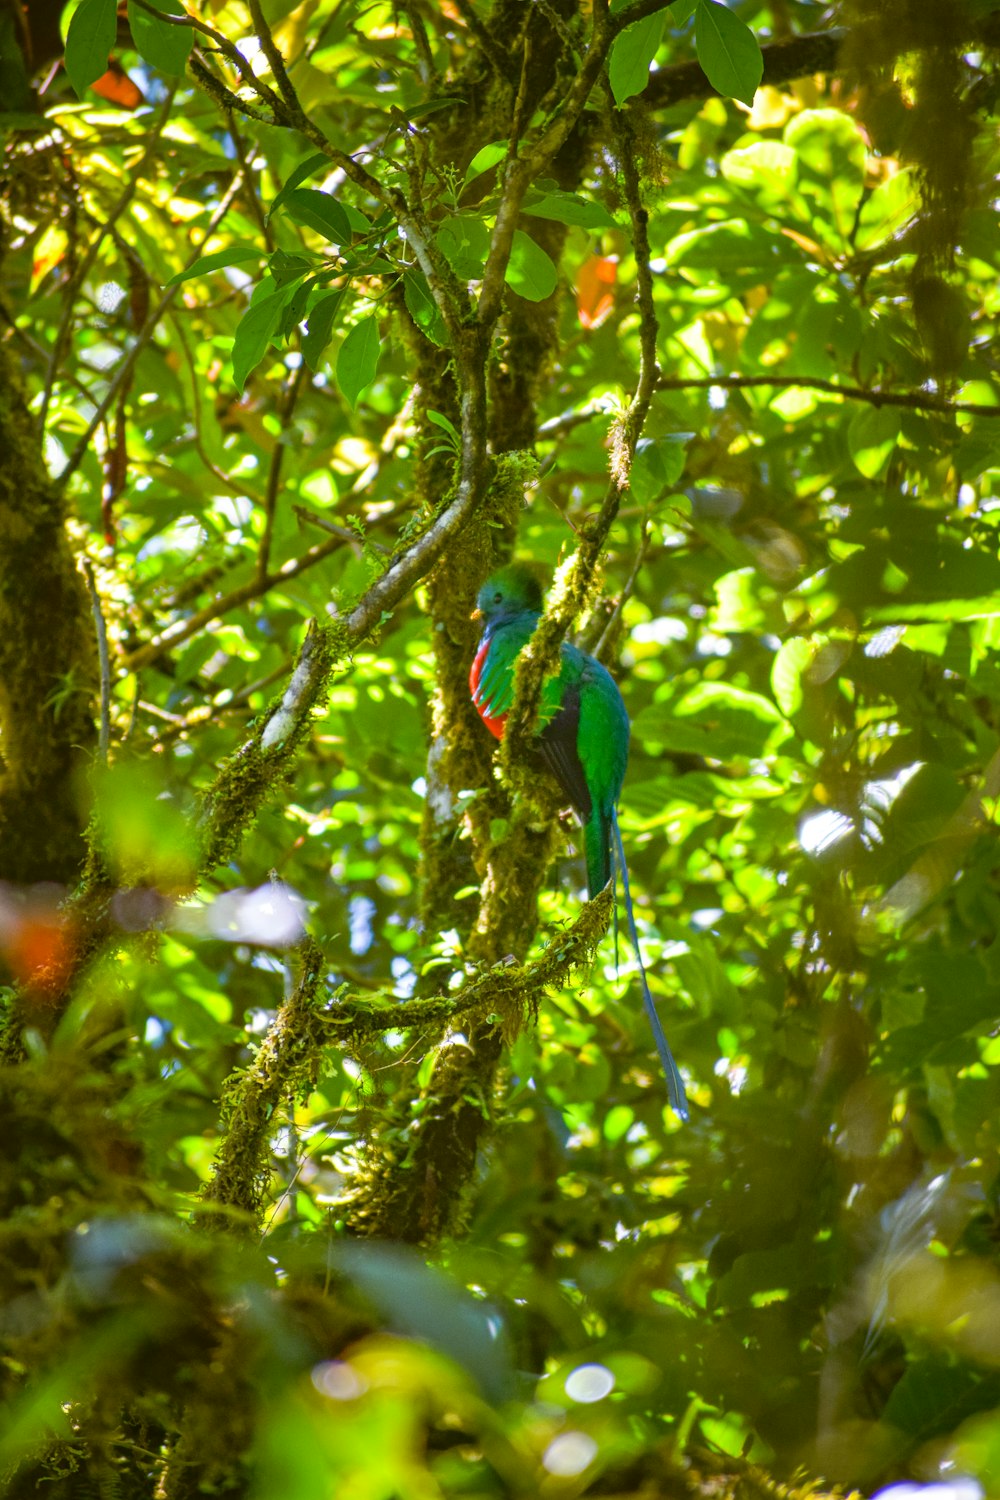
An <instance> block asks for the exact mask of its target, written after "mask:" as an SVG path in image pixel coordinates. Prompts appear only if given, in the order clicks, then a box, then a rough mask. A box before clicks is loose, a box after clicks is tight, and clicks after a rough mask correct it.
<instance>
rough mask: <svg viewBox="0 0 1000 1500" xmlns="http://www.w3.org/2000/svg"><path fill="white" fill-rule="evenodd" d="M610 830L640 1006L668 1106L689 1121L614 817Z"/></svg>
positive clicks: (614, 813)
mask: <svg viewBox="0 0 1000 1500" xmlns="http://www.w3.org/2000/svg"><path fill="white" fill-rule="evenodd" d="M611 828H612V832H613V833H614V841H615V842H614V849H615V855H616V857H617V860H618V866H619V868H620V870H621V872H622V886H623V887H624V890H625V915H626V918H627V920H628V932H629V937H630V939H631V941H632V947H633V949H634V951H635V956H636V960H637V962H638V964H639V978H640V980H641V981H642V1003H643V1005H644V1006H645V1007H646V1015H647V1016H648V1017H649V1024H650V1027H651V1028H652V1032H653V1041H654V1042H655V1043H656V1050H657V1052H658V1053H659V1054H660V1062H661V1064H662V1065H663V1074H664V1077H665V1078H666V1080H667V1094H668V1097H669V1099H670V1107H671V1109H672V1110H673V1111H674V1113H675V1114H676V1115H677V1116H678V1117H679V1118H680V1119H682V1120H684V1121H685V1122H686V1121H687V1120H689V1119H690V1115H689V1114H688V1104H687V1095H686V1093H685V1092H684V1081H683V1079H682V1078H681V1075H680V1071H679V1069H678V1067H677V1064H676V1063H675V1062H674V1054H673V1053H672V1052H671V1050H670V1046H669V1043H668V1042H667V1039H666V1037H665V1036H664V1034H663V1027H662V1026H661V1025H660V1018H659V1016H658V1015H657V1014H656V1006H655V1005H654V1004H653V997H652V995H651V994H650V993H649V983H648V981H647V979H646V970H645V967H644V965H643V962H642V953H641V952H640V951H639V934H638V932H637V931H636V928H635V913H634V912H633V910H632V892H631V890H630V889H629V883H628V866H627V865H626V863H625V849H624V846H623V844H622V835H621V829H620V828H619V827H618V814H617V812H613V813H612V814H611Z"/></svg>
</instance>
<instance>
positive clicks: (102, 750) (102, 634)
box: [83, 557, 111, 765]
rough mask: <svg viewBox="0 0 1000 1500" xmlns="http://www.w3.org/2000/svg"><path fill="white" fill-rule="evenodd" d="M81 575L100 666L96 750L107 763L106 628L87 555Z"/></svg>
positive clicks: (108, 685)
mask: <svg viewBox="0 0 1000 1500" xmlns="http://www.w3.org/2000/svg"><path fill="white" fill-rule="evenodd" d="M83 575H84V577H85V578H86V580H87V589H88V591H89V593H90V608H91V610H92V611H93V614H94V633H95V634H96V636H97V659H98V662H99V663H100V668H101V725H100V734H99V739H98V742H97V752H98V754H99V755H100V757H101V762H102V764H103V765H107V763H108V750H109V747H110V745H111V662H110V659H109V656H108V628H107V626H106V624H105V623H104V611H103V610H102V608H101V596H100V594H99V593H98V592H97V580H96V579H95V577H94V568H93V564H92V563H91V561H90V558H89V557H85V558H84V559H83Z"/></svg>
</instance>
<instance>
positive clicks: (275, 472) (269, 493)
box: [257, 359, 308, 578]
mask: <svg viewBox="0 0 1000 1500" xmlns="http://www.w3.org/2000/svg"><path fill="white" fill-rule="evenodd" d="M307 369H308V366H307V364H306V362H305V360H304V359H303V360H302V361H301V362H300V364H299V366H298V368H297V369H296V370H295V371H294V372H293V373H292V375H291V376H290V378H289V381H288V387H287V390H286V393H285V399H284V401H283V403H281V405H280V407H279V412H278V418H279V424H280V425H279V427H278V432H277V435H276V437H275V439H274V447H273V448H272V449H271V463H270V465H269V467H268V472H267V489H266V490H265V492H264V532H263V535H262V536H261V539H260V548H259V550H258V552H257V577H258V578H266V577H267V572H268V563H269V562H270V560H271V541H272V538H273V536H274V517H275V512H276V511H277V508H278V487H279V485H280V483H281V466H282V464H283V463H284V458H285V449H286V447H287V446H288V444H287V442H286V439H287V437H288V428H289V426H290V425H291V420H292V413H293V412H294V410H295V403H296V401H297V400H298V399H299V393H300V391H301V390H302V384H303V381H304V379H305V375H306V371H307Z"/></svg>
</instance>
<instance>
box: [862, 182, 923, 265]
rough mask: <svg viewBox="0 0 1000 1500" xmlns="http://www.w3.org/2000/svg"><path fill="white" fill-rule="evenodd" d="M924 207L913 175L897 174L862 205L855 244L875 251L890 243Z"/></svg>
mask: <svg viewBox="0 0 1000 1500" xmlns="http://www.w3.org/2000/svg"><path fill="white" fill-rule="evenodd" d="M919 204H920V200H919V197H918V195H917V189H916V185H915V183H914V181H913V176H912V174H911V173H910V172H909V171H902V172H896V173H895V175H894V176H892V177H887V178H886V180H885V181H884V182H880V183H879V185H878V187H877V188H876V189H875V191H874V192H873V193H871V194H870V195H869V196H868V197H867V198H866V199H865V201H864V203H863V204H862V205H861V212H860V214H859V215H858V228H857V232H856V233H855V236H854V244H855V246H856V248H857V249H858V250H871V249H872V248H873V247H874V246H875V245H880V244H882V243H883V242H884V241H886V240H890V239H892V238H893V236H894V235H897V234H898V233H899V231H900V230H901V229H902V228H903V227H904V225H906V224H908V223H909V221H910V220H911V219H912V218H913V216H914V214H915V213H916V211H917V209H918V207H919Z"/></svg>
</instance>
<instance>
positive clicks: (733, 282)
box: [666, 219, 799, 290]
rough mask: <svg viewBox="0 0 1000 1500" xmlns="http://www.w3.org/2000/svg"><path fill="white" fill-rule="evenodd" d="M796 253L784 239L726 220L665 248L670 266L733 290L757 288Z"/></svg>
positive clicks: (754, 226)
mask: <svg viewBox="0 0 1000 1500" xmlns="http://www.w3.org/2000/svg"><path fill="white" fill-rule="evenodd" d="M793 258H794V259H798V258H799V253H798V251H797V250H796V249H795V247H794V246H793V245H792V242H791V241H790V240H789V239H788V238H787V236H785V235H782V234H773V233H772V232H771V231H770V230H768V229H765V228H764V227H763V225H761V224H751V223H749V222H748V221H747V220H746V219H726V220H723V222H722V223H721V224H710V225H708V227H707V228H706V229H692V230H689V231H688V232H687V233H685V234H679V235H678V236H677V238H676V239H673V240H671V241H670V243H669V244H668V246H667V253H666V260H667V264H668V265H670V266H679V267H683V268H684V269H685V270H692V271H700V272H705V273H707V275H706V276H705V277H704V278H699V279H705V280H710V281H712V282H714V283H719V282H723V283H726V284H728V285H729V286H731V287H732V288H733V289H734V290H736V289H742V288H744V287H749V286H760V285H761V283H762V282H766V281H767V280H768V279H769V278H770V277H772V276H774V275H775V274H776V273H777V271H778V270H779V268H780V267H781V266H783V265H785V264H787V263H788V262H789V261H790V260H792V259H793Z"/></svg>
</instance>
